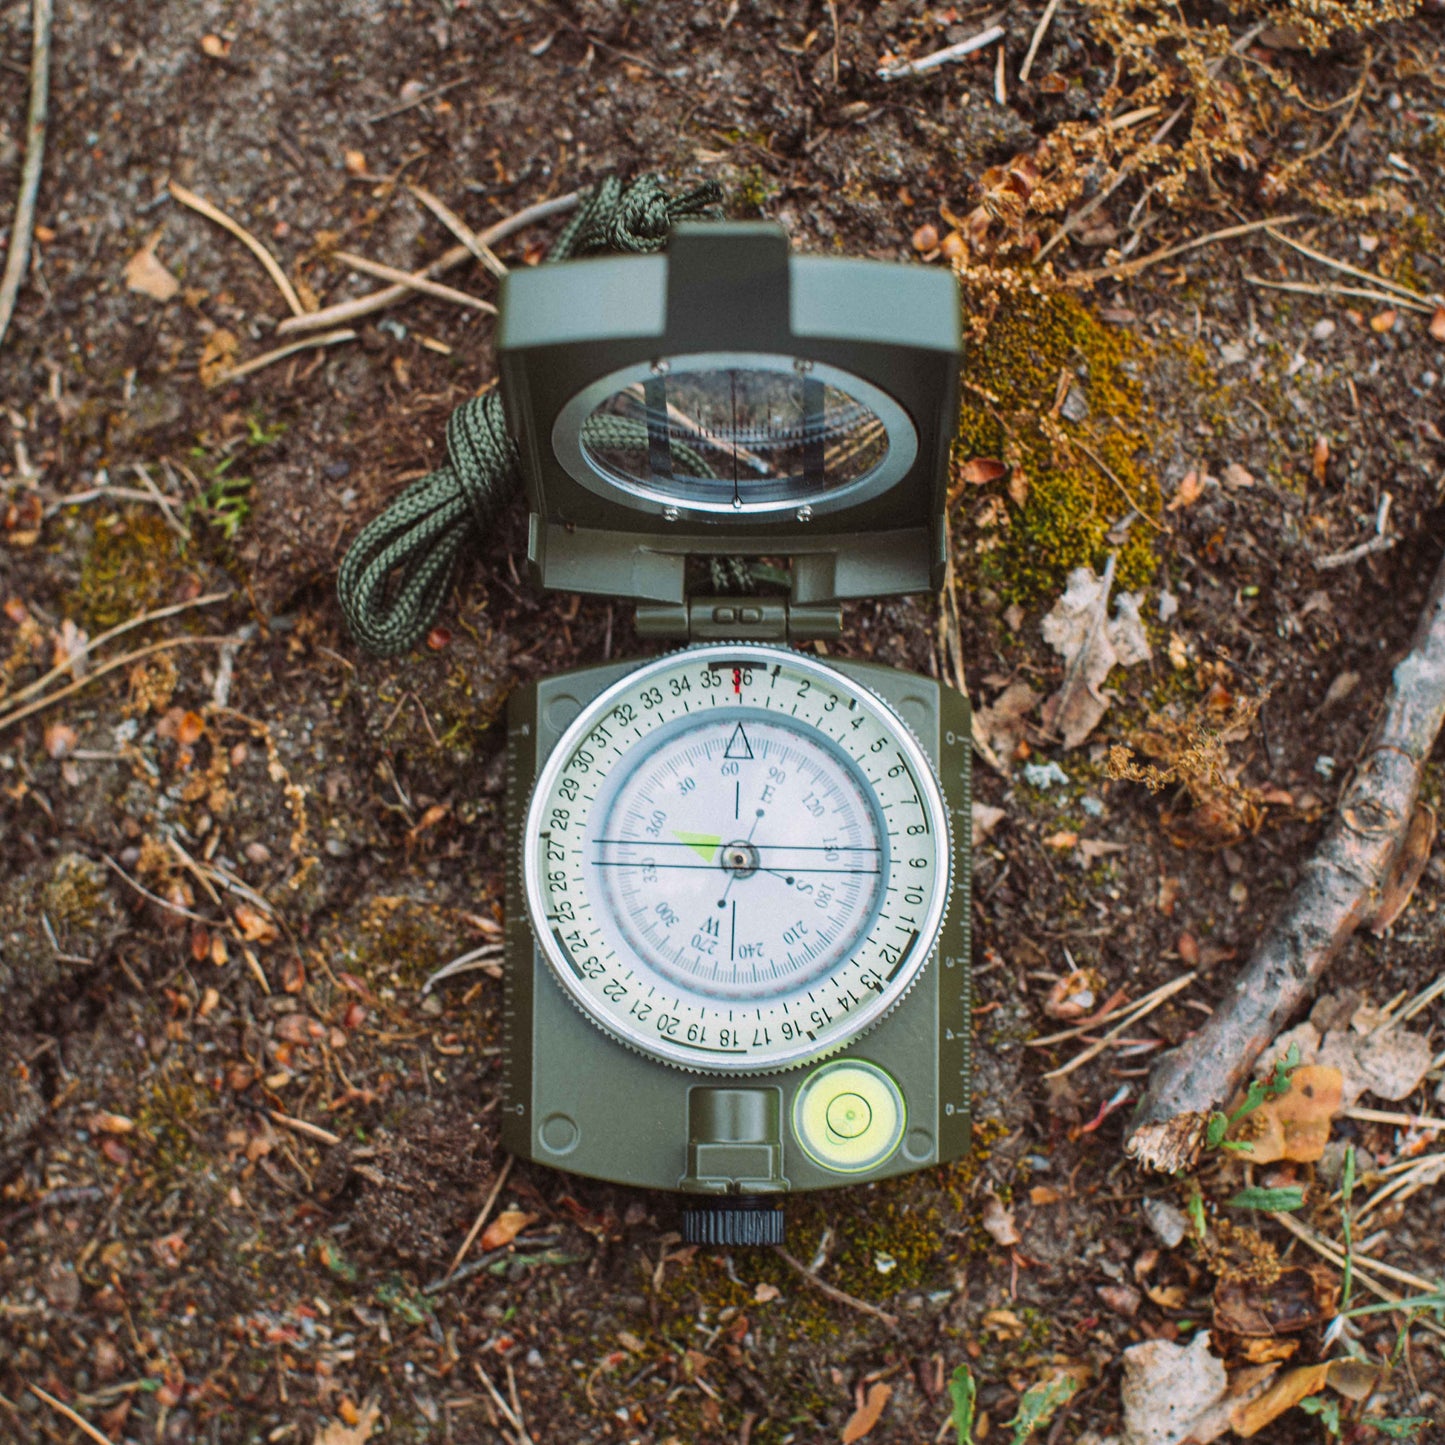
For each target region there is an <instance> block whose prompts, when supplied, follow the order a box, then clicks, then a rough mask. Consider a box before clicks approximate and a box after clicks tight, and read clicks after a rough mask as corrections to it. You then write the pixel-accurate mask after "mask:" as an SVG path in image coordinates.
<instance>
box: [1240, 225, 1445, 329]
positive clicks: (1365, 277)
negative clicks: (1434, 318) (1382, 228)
mask: <svg viewBox="0 0 1445 1445" xmlns="http://www.w3.org/2000/svg"><path fill="white" fill-rule="evenodd" d="M1266 234H1267V235H1268V236H1269V237H1270V239H1271V240H1275V241H1282V242H1283V243H1284V244H1285V245H1286V246H1288V247H1289V248H1290V249H1291V250H1293V251H1298V252H1299V253H1300V255H1301V256H1308V257H1309V258H1310V260H1311V261H1318V262H1319V264H1320V265H1321V266H1328V267H1329V268H1330V270H1332V271H1342V272H1343V273H1344V274H1345V275H1346V276H1353V277H1355V278H1356V279H1357V280H1360V281H1368V282H1369V283H1370V285H1371V286H1378V287H1379V288H1380V289H1381V290H1383V291H1388V292H1389V293H1390V294H1391V296H1394V297H1396V298H1397V299H1399V300H1401V301H1407V302H1412V303H1418V304H1420V305H1422V306H1423V305H1424V302H1425V297H1423V296H1422V295H1421V294H1420V293H1419V292H1418V291H1412V290H1411V289H1410V288H1409V287H1408V286H1402V285H1400V283H1399V282H1398V281H1390V280H1387V279H1386V278H1385V277H1384V276H1376V275H1375V274H1374V273H1373V272H1370V271H1365V270H1362V269H1361V268H1360V267H1359V266H1351V265H1350V263H1349V262H1348V261H1337V260H1336V259H1335V258H1334V257H1333V256H1329V255H1326V254H1325V252H1323V251H1316V250H1315V249H1314V247H1313V246H1306V245H1305V243H1304V242H1303V241H1296V240H1293V239H1291V238H1290V237H1289V236H1281V235H1278V234H1277V233H1276V232H1274V231H1267V232H1266ZM1424 309H1425V310H1427V311H1433V310H1434V307H1433V306H1425V307H1424Z"/></svg>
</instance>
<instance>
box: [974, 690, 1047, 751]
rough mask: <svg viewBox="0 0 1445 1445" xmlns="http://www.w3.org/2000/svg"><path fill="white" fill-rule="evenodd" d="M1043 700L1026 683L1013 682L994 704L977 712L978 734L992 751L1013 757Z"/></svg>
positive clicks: (975, 716)
mask: <svg viewBox="0 0 1445 1445" xmlns="http://www.w3.org/2000/svg"><path fill="white" fill-rule="evenodd" d="M1042 697H1043V694H1042V693H1040V692H1035V691H1034V690H1033V688H1031V687H1030V686H1029V685H1028V683H1026V682H1011V683H1009V685H1008V686H1007V687H1006V688H1004V690H1003V691H1002V692H1001V693H999V695H998V696H997V697H996V698H994V700H993V701H992V702H991V703H988V704H987V705H986V706H984V707H981V708H977V709H975V711H974V714H973V720H974V726H975V730H976V731H977V732H979V733H981V734H982V735H983V737H984V740H985V741H986V742H987V743H988V745H989V747H990V748H991V749H993V750H994V751H995V752H997V753H999V754H1001V755H1002V756H1003V757H1009V756H1010V755H1011V754H1012V753H1013V752H1014V751H1015V749H1016V748H1017V747H1018V745H1019V739H1020V738H1022V737H1023V735H1024V719H1025V718H1026V717H1027V716H1028V715H1029V713H1031V712H1032V711H1033V710H1034V707H1035V705H1036V704H1037V703H1038V702H1039V700H1040V699H1041V698H1042Z"/></svg>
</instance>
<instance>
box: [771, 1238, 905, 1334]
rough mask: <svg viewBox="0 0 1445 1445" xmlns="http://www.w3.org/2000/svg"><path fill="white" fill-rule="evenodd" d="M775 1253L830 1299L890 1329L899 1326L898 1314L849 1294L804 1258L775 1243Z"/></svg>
mask: <svg viewBox="0 0 1445 1445" xmlns="http://www.w3.org/2000/svg"><path fill="white" fill-rule="evenodd" d="M773 1253H774V1254H776V1255H777V1256H778V1258H779V1259H781V1260H782V1261H783V1263H784V1264H786V1265H788V1266H789V1267H790V1268H792V1269H793V1270H794V1271H795V1272H796V1273H798V1274H800V1275H801V1276H802V1277H803V1279H804V1280H805V1281H806V1282H807V1283H808V1284H810V1285H812V1287H813V1288H814V1289H815V1290H817V1291H818V1293H819V1294H824V1295H827V1296H828V1298H829V1299H830V1300H834V1301H836V1302H837V1303H838V1304H840V1305H847V1307H848V1308H849V1309H850V1310H857V1311H858V1313H859V1314H863V1315H872V1316H873V1318H874V1319H875V1320H882V1321H883V1323H884V1324H885V1325H887V1326H888V1328H889V1329H890V1330H896V1329H897V1328H898V1316H897V1315H890V1314H889V1313H888V1311H887V1310H880V1309H879V1308H878V1306H877V1305H871V1304H869V1303H868V1301H867V1300H862V1299H859V1298H858V1297H857V1296H856V1295H851V1294H848V1293H846V1292H845V1291H844V1290H841V1289H839V1288H838V1287H837V1286H836V1285H831V1284H829V1283H828V1282H827V1280H823V1279H819V1278H818V1276H817V1275H816V1274H814V1273H813V1271H812V1270H810V1269H809V1268H808V1266H807V1265H805V1264H804V1263H803V1261H802V1260H800V1259H794V1258H793V1256H792V1255H791V1254H789V1253H788V1251H787V1250H786V1249H784V1248H783V1247H782V1246H781V1245H774V1246H773Z"/></svg>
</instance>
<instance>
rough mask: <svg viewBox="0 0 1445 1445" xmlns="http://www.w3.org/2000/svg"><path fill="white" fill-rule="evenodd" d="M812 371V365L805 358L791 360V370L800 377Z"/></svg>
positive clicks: (799, 357)
mask: <svg viewBox="0 0 1445 1445" xmlns="http://www.w3.org/2000/svg"><path fill="white" fill-rule="evenodd" d="M812 369H813V363H812V362H811V361H809V360H808V359H807V358H806V357H803V356H798V357H794V358H793V370H794V371H796V372H797V373H798V374H799V375H800V376H801V375H803V374H804V373H806V372H809V371H811V370H812Z"/></svg>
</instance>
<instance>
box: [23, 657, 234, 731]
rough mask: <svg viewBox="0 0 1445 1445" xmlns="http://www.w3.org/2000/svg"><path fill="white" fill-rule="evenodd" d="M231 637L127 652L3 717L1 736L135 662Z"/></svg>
mask: <svg viewBox="0 0 1445 1445" xmlns="http://www.w3.org/2000/svg"><path fill="white" fill-rule="evenodd" d="M233 640H234V639H232V638H230V637H166V638H162V639H161V641H159V642H152V643H151V644H150V645H149V646H147V647H138V648H136V650H135V651H134V652H128V653H126V654H125V656H124V657H116V658H112V659H111V660H110V661H109V662H107V663H103V664H102V665H101V666H100V667H97V668H96V669H95V671H94V672H88V673H86V675H85V676H84V677H81V678H77V679H76V680H75V681H74V682H72V683H71V684H70V685H69V686H68V687H62V688H61V689H60V690H59V691H58V692H52V693H49V694H47V695H46V696H45V697H37V698H36V699H35V700H34V701H33V702H30V703H27V704H26V705H25V706H24V707H17V708H13V709H11V711H9V712H7V713H0V733H3V732H4V731H5V729H6V728H10V727H14V726H15V724H16V723H18V722H23V721H24V719H26V718H28V717H31V716H33V715H34V714H35V713H38V712H44V710H45V709H46V708H48V707H50V706H52V705H53V704H55V703H57V702H59V701H61V699H62V698H67V697H70V696H71V694H72V693H77V692H79V691H80V689H81V688H83V687H89V686H90V684H91V683H93V682H96V681H98V680H99V679H100V678H102V677H104V676H105V675H106V673H108V672H114V671H115V670H116V668H118V667H129V666H130V665H131V663H133V662H140V661H142V660H143V659H144V658H147V657H150V656H151V655H152V654H153V653H157V652H168V651H169V650H170V649H171V648H173V647H223V646H224V645H225V644H226V643H228V642H231V641H233Z"/></svg>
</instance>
